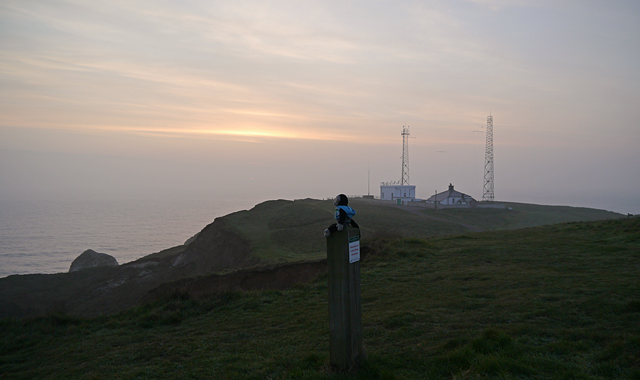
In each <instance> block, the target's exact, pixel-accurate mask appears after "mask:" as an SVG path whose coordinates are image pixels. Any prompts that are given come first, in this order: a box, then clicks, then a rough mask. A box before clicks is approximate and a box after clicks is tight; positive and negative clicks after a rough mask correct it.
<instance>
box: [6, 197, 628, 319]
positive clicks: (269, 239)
mask: <svg viewBox="0 0 640 380" xmlns="http://www.w3.org/2000/svg"><path fill="white" fill-rule="evenodd" d="M351 205H352V206H353V207H354V208H355V209H356V211H357V215H356V217H355V219H356V220H357V221H358V223H359V225H360V226H361V230H362V236H363V244H364V245H365V246H366V245H367V244H368V242H370V241H372V240H375V239H378V238H380V237H393V236H405V237H418V238H431V237H435V236H445V235H458V234H463V233H468V232H470V231H477V230H479V229H486V230H489V229H503V228H515V227H517V226H532V225H543V224H549V223H555V222H558V221H577V220H592V219H606V218H612V217H619V215H618V214H615V213H608V212H603V211H601V210H592V209H576V208H571V207H564V208H562V207H560V208H549V206H535V205H513V207H512V210H509V209H506V210H484V209H466V210H443V211H438V212H435V213H434V210H419V209H415V208H407V207H397V206H393V205H389V204H388V203H384V202H376V201H365V200H361V199H353V200H352V201H351ZM333 209H334V207H333V204H332V201H330V200H326V201H320V200H313V199H304V200H296V201H287V200H275V201H268V202H264V203H261V204H258V205H256V206H255V207H254V208H252V209H251V210H248V211H239V212H235V213H232V214H229V215H226V216H224V217H221V218H217V219H216V220H214V222H213V223H211V224H209V225H207V226H206V227H205V228H204V229H203V230H202V231H200V233H198V235H197V236H196V237H195V238H194V239H190V242H189V243H188V244H186V245H184V246H178V247H173V248H169V249H166V250H164V251H162V252H158V253H154V254H151V255H148V256H145V257H143V258H141V259H139V260H136V261H134V262H131V263H127V264H124V265H121V266H119V267H115V268H95V269H89V270H84V271H79V272H74V273H60V274H53V275H24V276H9V277H7V278H3V279H0V317H24V316H37V315H46V314H48V313H53V312H62V313H68V314H73V315H84V316H93V315H99V314H103V313H113V312H117V311H121V310H125V309H127V308H130V307H132V306H135V305H137V304H138V303H139V302H140V301H141V300H142V299H144V297H145V295H146V294H147V293H148V292H149V291H151V290H153V289H155V288H157V287H159V286H161V285H163V284H169V283H173V282H180V280H183V279H188V278H191V277H194V276H203V275H209V274H225V273H231V272H233V271H237V270H247V269H255V270H262V271H264V270H271V269H270V268H272V267H273V266H282V265H287V264H291V263H301V262H310V261H313V262H318V261H320V260H322V259H323V258H325V256H326V248H325V238H324V236H323V231H324V229H325V228H326V227H327V226H328V225H329V224H330V223H332V222H333ZM285 272H286V271H284V272H283V273H285ZM313 273H319V272H317V271H316V272H313ZM310 279H312V278H306V279H305V280H310ZM220 281H223V282H224V281H225V279H224V277H223V278H222V279H220V278H216V279H215V282H216V283H218V282H220ZM229 281H235V280H232V277H229ZM169 288H170V287H169ZM222 288H224V287H222ZM164 289H165V290H166V289H167V286H164Z"/></svg>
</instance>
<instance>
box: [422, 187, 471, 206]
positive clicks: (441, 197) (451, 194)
mask: <svg viewBox="0 0 640 380" xmlns="http://www.w3.org/2000/svg"><path fill="white" fill-rule="evenodd" d="M427 203H436V204H439V205H472V204H474V203H476V200H475V199H473V197H472V196H471V195H468V194H465V193H461V192H459V191H457V190H454V189H453V185H452V184H449V190H447V191H443V192H442V193H436V194H435V195H432V196H431V198H429V199H427Z"/></svg>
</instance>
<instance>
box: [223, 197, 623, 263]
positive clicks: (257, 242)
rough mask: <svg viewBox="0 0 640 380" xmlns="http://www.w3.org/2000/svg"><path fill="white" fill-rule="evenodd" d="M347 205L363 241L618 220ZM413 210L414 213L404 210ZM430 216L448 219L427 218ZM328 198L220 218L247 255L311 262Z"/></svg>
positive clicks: (568, 210) (522, 210)
mask: <svg viewBox="0 0 640 380" xmlns="http://www.w3.org/2000/svg"><path fill="white" fill-rule="evenodd" d="M350 205H351V206H353V208H355V209H356V211H357V214H356V217H355V218H354V219H355V220H356V221H357V222H358V224H359V225H360V226H361V230H362V231H361V232H362V237H363V240H364V241H368V240H371V239H373V238H374V237H376V236H379V235H381V234H386V235H400V234H402V235H403V236H409V237H420V238H430V237H435V236H445V235H454V234H462V233H465V232H469V229H468V228H466V227H464V226H463V225H461V224H468V225H475V226H478V227H480V228H482V229H483V230H504V229H516V228H524V227H534V226H541V225H546V224H553V223H562V222H571V221H588V220H602V219H612V218H620V217H621V215H620V214H616V213H613V212H608V211H602V210H594V209H588V208H578V207H565V206H539V205H530V204H521V203H507V204H506V205H507V207H510V209H509V208H506V209H482V208H476V209H445V210H422V209H417V208H406V207H405V208H397V207H392V206H389V205H388V204H385V203H379V202H378V203H375V202H374V203H372V202H368V201H364V200H361V199H358V198H354V199H352V200H351V202H350ZM407 210H412V211H417V210H418V211H417V213H412V212H407ZM421 212H422V213H423V214H424V215H426V216H433V217H436V218H439V219H445V220H449V221H451V223H443V222H442V220H437V219H433V218H428V217H425V216H423V215H420V213H421ZM333 213H334V206H333V202H332V200H326V201H320V200H314V199H303V200H296V201H287V200H277V201H268V202H264V203H261V204H259V205H257V206H255V207H254V208H253V209H251V210H248V211H240V212H236V213H233V214H230V215H227V216H225V217H224V219H225V221H226V222H227V224H226V225H227V226H229V228H230V229H231V230H232V231H233V232H235V233H237V234H239V235H240V236H242V237H243V238H244V239H245V240H246V241H249V242H250V245H251V250H252V255H253V256H254V257H255V258H257V259H258V261H259V262H260V263H262V264H271V263H282V262H293V261H306V260H317V259H320V258H322V257H324V255H325V249H326V247H325V239H324V237H323V235H322V231H324V229H325V228H326V227H328V226H329V225H330V224H331V223H333V222H334V219H333Z"/></svg>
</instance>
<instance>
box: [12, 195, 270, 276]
mask: <svg viewBox="0 0 640 380" xmlns="http://www.w3.org/2000/svg"><path fill="white" fill-rule="evenodd" d="M256 203H259V200H248V199H244V200H240V201H230V200H217V199H209V200H179V201H151V200H144V201H20V202H11V203H8V202H2V203H0V277H6V276H8V275H11V274H28V273H59V272H67V271H68V270H69V266H70V265H71V262H72V261H73V260H74V259H75V258H76V257H78V255H80V254H81V253H82V252H84V251H85V250H87V249H93V250H94V251H97V252H102V253H107V254H109V255H111V256H113V257H115V258H116V259H117V260H118V263H120V264H123V263H126V262H129V261H133V260H136V259H138V258H140V257H142V256H145V255H148V254H151V253H154V252H158V251H160V250H162V249H165V248H170V247H174V246H176V245H180V244H183V243H184V242H185V240H187V239H188V238H190V237H191V236H193V235H195V234H196V233H198V232H199V231H200V230H202V228H204V227H205V226H206V225H207V224H209V223H211V222H212V221H213V220H214V219H215V218H216V217H219V216H223V215H227V214H229V213H231V212H234V211H239V210H245V209H250V208H251V207H253V206H254V205H255V204H256Z"/></svg>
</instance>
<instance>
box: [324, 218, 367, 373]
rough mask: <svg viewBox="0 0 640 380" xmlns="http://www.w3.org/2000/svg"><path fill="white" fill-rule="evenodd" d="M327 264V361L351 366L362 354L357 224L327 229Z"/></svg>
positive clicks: (341, 365) (358, 233)
mask: <svg viewBox="0 0 640 380" xmlns="http://www.w3.org/2000/svg"><path fill="white" fill-rule="evenodd" d="M356 256H357V257H356ZM350 257H351V260H350ZM356 259H357V260H356ZM350 261H353V262H350ZM327 265H328V268H329V333H330V356H331V365H332V366H335V367H338V368H340V369H347V368H352V367H354V366H355V365H356V364H357V363H358V362H359V361H360V359H363V358H364V357H365V353H364V346H363V344H362V319H361V307H360V230H359V229H358V228H352V227H351V226H345V228H344V230H342V231H336V232H333V233H331V235H330V236H329V237H328V238H327Z"/></svg>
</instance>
